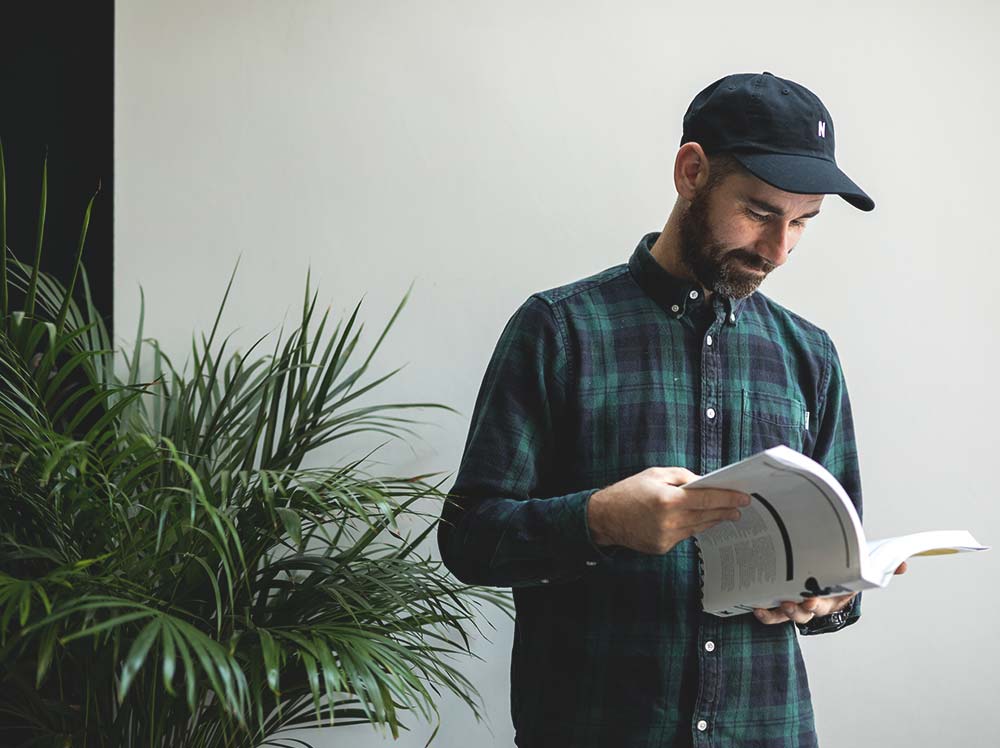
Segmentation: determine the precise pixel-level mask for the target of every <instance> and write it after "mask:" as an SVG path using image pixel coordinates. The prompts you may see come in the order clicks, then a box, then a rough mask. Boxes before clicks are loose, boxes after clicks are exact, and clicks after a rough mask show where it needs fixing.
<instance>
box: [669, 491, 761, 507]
mask: <svg viewBox="0 0 1000 748" xmlns="http://www.w3.org/2000/svg"><path fill="white" fill-rule="evenodd" d="M680 490H681V497H680V499H679V500H678V503H679V504H681V505H682V506H684V507H686V508H688V509H726V508H735V507H740V506H748V505H749V504H750V495H749V494H745V493H743V492H742V491H727V490H725V489H722V488H688V489H684V488H681V489H680Z"/></svg>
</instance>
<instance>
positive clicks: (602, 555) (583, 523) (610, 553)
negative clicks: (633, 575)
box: [558, 488, 619, 566]
mask: <svg viewBox="0 0 1000 748" xmlns="http://www.w3.org/2000/svg"><path fill="white" fill-rule="evenodd" d="M599 490H600V489H599V488H589V489H587V490H585V491H578V492H576V493H571V494H568V495H566V496H563V497H562V498H561V499H560V500H561V501H563V502H564V511H562V512H560V513H559V515H558V522H559V523H560V531H561V532H560V535H561V536H562V537H563V538H564V539H566V541H567V542H568V544H569V546H568V547H567V548H566V551H567V555H568V556H569V558H571V559H574V560H576V559H579V560H580V561H582V562H584V563H585V564H586V565H587V566H597V565H598V564H600V563H604V562H608V561H611V560H612V559H613V558H614V556H615V555H616V554H617V553H618V550H619V547H618V546H613V545H607V546H599V545H597V543H595V542H594V538H593V536H592V535H591V534H590V523H589V521H588V513H587V507H588V505H589V503H590V497H591V496H593V495H594V494H595V493H597V492H598V491H599Z"/></svg>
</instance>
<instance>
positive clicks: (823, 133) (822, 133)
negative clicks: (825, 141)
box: [817, 120, 826, 138]
mask: <svg viewBox="0 0 1000 748" xmlns="http://www.w3.org/2000/svg"><path fill="white" fill-rule="evenodd" d="M817 133H818V135H819V136H820V137H821V138H825V137H826V122H824V121H823V120H820V121H819V128H818V130H817Z"/></svg>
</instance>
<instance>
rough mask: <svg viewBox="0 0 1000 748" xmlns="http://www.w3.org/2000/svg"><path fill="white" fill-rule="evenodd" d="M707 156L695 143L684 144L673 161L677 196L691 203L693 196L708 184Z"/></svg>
mask: <svg viewBox="0 0 1000 748" xmlns="http://www.w3.org/2000/svg"><path fill="white" fill-rule="evenodd" d="M708 169H709V166H708V156H706V155H705V151H704V149H703V148H702V147H701V145H699V144H698V143H695V142H689V143H685V144H684V145H682V146H681V147H680V150H678V151H677V157H676V158H675V159H674V187H676V188H677V194H678V195H679V196H680V197H682V198H684V199H685V200H687V201H688V202H691V201H692V200H693V199H694V196H695V194H696V193H697V192H698V191H700V190H701V189H702V188H704V186H705V185H706V184H707V183H708Z"/></svg>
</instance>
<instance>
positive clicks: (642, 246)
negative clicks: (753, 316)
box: [628, 231, 746, 325]
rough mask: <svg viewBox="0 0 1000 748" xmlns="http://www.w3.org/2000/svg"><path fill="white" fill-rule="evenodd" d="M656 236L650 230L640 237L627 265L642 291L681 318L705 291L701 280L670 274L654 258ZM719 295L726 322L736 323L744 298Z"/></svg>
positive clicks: (703, 300)
mask: <svg viewBox="0 0 1000 748" xmlns="http://www.w3.org/2000/svg"><path fill="white" fill-rule="evenodd" d="M659 236H660V232H659V231H653V232H651V233H649V234H646V235H645V236H644V237H642V239H641V240H639V244H638V246H636V248H635V251H634V252H633V253H632V256H631V257H630V258H629V261H628V268H629V271H630V272H631V273H632V277H633V278H635V281H636V283H638V284H639V286H640V287H641V288H642V290H643V291H645V292H646V293H647V294H648V295H649V296H651V297H652V298H653V300H654V301H656V302H657V303H658V304H659V305H660V306H661V307H663V309H664V310H666V311H667V312H668V313H669V314H670V315H671V316H672V317H674V318H680V317H683V316H684V314H685V313H686V312H689V311H691V310H692V308H695V307H697V306H698V305H700V304H703V303H705V299H704V294H703V293H702V290H701V285H700V284H698V283H696V282H694V281H689V280H684V279H683V278H678V277H676V276H674V275H671V274H670V273H668V272H667V271H666V270H665V269H664V268H663V266H662V265H660V263H658V262H657V261H656V259H655V258H654V257H653V255H652V253H651V252H650V250H651V249H652V247H653V244H654V243H655V242H656V240H657V238H658V237H659ZM716 295H717V294H713V295H712V296H713V297H715V296H716ZM720 298H721V299H722V303H723V304H724V305H725V316H726V324H728V325H735V324H736V322H737V320H738V319H739V317H740V310H741V309H742V308H743V302H745V301H746V299H745V298H743V299H732V298H730V297H728V296H724V297H720Z"/></svg>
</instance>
